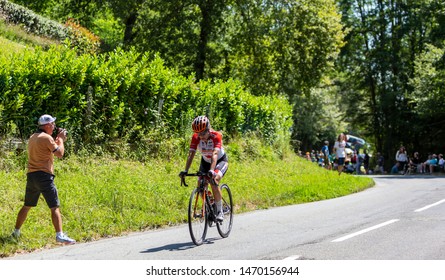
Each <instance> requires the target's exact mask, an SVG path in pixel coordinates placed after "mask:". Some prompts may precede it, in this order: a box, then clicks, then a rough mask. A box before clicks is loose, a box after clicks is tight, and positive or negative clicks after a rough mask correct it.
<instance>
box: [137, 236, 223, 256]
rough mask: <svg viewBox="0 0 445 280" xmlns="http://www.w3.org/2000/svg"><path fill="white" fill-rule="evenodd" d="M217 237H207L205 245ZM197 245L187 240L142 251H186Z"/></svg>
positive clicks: (143, 252)
mask: <svg viewBox="0 0 445 280" xmlns="http://www.w3.org/2000/svg"><path fill="white" fill-rule="evenodd" d="M216 239H217V238H209V239H206V241H205V242H204V244H203V245H206V244H213V243H214V240H216ZM195 247H197V246H196V245H195V244H194V243H193V242H187V243H175V244H167V245H164V246H160V247H155V248H150V249H146V250H145V251H141V252H140V253H142V254H145V253H155V252H159V251H170V252H172V251H184V250H189V249H192V248H195Z"/></svg>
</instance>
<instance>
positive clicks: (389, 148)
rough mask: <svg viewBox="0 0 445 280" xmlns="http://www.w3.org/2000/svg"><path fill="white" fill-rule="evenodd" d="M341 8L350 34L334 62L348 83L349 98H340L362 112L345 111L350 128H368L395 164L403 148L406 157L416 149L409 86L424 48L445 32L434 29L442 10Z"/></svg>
mask: <svg viewBox="0 0 445 280" xmlns="http://www.w3.org/2000/svg"><path fill="white" fill-rule="evenodd" d="M339 6H340V10H341V13H342V18H343V19H342V21H343V22H344V23H345V25H346V27H347V28H348V29H350V32H349V34H348V36H347V38H346V41H347V42H348V43H347V45H346V46H345V48H344V49H343V51H342V53H341V56H340V59H339V61H338V63H339V64H338V65H339V67H340V68H339V69H341V71H343V72H344V75H343V76H345V77H347V78H346V79H345V80H343V81H341V80H339V82H340V83H342V84H343V86H342V87H343V88H348V89H349V92H352V93H353V94H350V95H345V96H344V97H343V98H344V100H345V102H348V104H349V105H348V107H349V108H357V107H358V108H361V109H362V110H355V111H354V110H350V111H349V112H350V113H351V114H350V116H351V119H352V122H353V124H354V126H356V127H357V126H358V125H359V124H362V123H366V125H365V126H364V131H366V134H367V136H368V137H370V138H373V139H372V140H373V141H372V142H374V143H375V145H376V149H377V151H381V152H383V153H384V155H385V157H386V158H393V154H394V151H395V150H397V148H398V147H399V145H401V144H404V145H406V146H407V147H408V150H410V151H413V149H419V148H420V147H419V144H420V142H419V141H421V139H422V137H421V135H423V132H421V131H420V129H419V125H421V124H422V121H421V120H420V119H419V116H418V115H417V114H416V110H415V106H416V104H415V102H413V88H412V85H411V84H410V83H409V80H410V78H412V77H413V74H414V61H415V58H416V57H417V56H418V55H419V54H420V53H422V51H423V50H424V48H425V44H426V43H428V42H437V33H438V32H440V30H443V27H439V26H440V24H438V23H439V22H441V21H443V19H442V18H443V15H442V12H441V11H443V9H444V4H443V3H440V2H438V1H430V0H417V1H409V2H407V1H402V0H355V1H339ZM357 97H359V98H357ZM354 112H355V113H354ZM361 126H362V127H363V125H361ZM419 137H420V138H419ZM421 148H423V149H430V148H431V147H426V146H423V147H421ZM389 164H391V162H389Z"/></svg>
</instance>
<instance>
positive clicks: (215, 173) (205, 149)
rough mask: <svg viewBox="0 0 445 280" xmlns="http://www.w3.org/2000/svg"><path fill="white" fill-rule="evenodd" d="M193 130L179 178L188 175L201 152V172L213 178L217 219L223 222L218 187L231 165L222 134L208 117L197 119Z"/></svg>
mask: <svg viewBox="0 0 445 280" xmlns="http://www.w3.org/2000/svg"><path fill="white" fill-rule="evenodd" d="M192 129H193V132H194V134H193V136H192V140H191V143H190V149H189V153H188V156H187V161H186V164H185V169H184V171H181V172H180V173H179V176H180V177H184V176H185V175H187V173H188V170H189V168H190V166H191V164H192V161H193V158H194V157H195V154H196V150H199V151H200V152H201V155H202V157H201V164H200V167H199V171H201V172H204V173H207V174H208V175H209V177H210V178H212V180H210V181H211V182H210V185H211V186H212V193H213V196H214V199H215V205H216V212H217V216H216V219H217V220H218V221H223V220H224V213H223V212H222V195H221V190H220V188H219V187H218V185H219V182H220V181H221V178H222V177H223V176H224V174H225V173H226V171H227V168H228V164H229V163H228V159H227V155H226V153H225V152H224V148H223V144H222V134H221V132H218V131H215V130H213V129H212V128H211V126H210V121H209V119H208V118H207V117H206V116H198V117H196V118H195V119H194V120H193V122H192ZM198 184H199V182H198Z"/></svg>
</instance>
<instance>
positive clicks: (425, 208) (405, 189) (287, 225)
mask: <svg viewBox="0 0 445 280" xmlns="http://www.w3.org/2000/svg"><path fill="white" fill-rule="evenodd" d="M373 178H374V180H375V181H376V186H375V187H373V188H370V189H368V190H365V191H363V192H360V193H356V194H352V195H348V196H345V197H340V198H336V199H330V200H325V201H320V202H313V203H307V204H300V205H293V206H287V207H279V208H273V209H268V210H261V211H255V212H251V213H245V214H240V215H236V216H235V219H234V224H233V229H232V233H231V235H230V236H229V237H228V238H225V239H223V238H221V237H219V235H218V232H217V230H216V228H215V227H212V228H210V229H209V231H208V234H207V238H208V240H207V242H206V243H204V244H203V245H201V246H198V247H197V246H195V245H194V244H193V243H192V242H191V239H190V236H189V233H188V227H187V225H182V226H177V227H172V228H167V229H161V230H155V231H147V232H142V233H134V234H129V235H127V236H122V237H118V238H110V239H103V240H99V241H96V242H89V243H79V244H76V245H68V246H60V247H57V248H54V249H49V250H42V251H38V252H33V253H29V254H21V255H17V256H15V257H12V258H9V259H13V260H19V259H28V260H30V259H33V260H35V259H39V260H47V259H49V260H294V259H295V260H307V259H310V260H312V259H313V260H445V217H444V213H445V177H435V176H374V177H373Z"/></svg>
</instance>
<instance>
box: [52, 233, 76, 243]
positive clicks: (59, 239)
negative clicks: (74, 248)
mask: <svg viewBox="0 0 445 280" xmlns="http://www.w3.org/2000/svg"><path fill="white" fill-rule="evenodd" d="M56 241H57V242H60V243H63V244H75V243H76V240H74V239H72V238H69V237H68V236H67V235H65V234H62V235H59V236H56Z"/></svg>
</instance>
